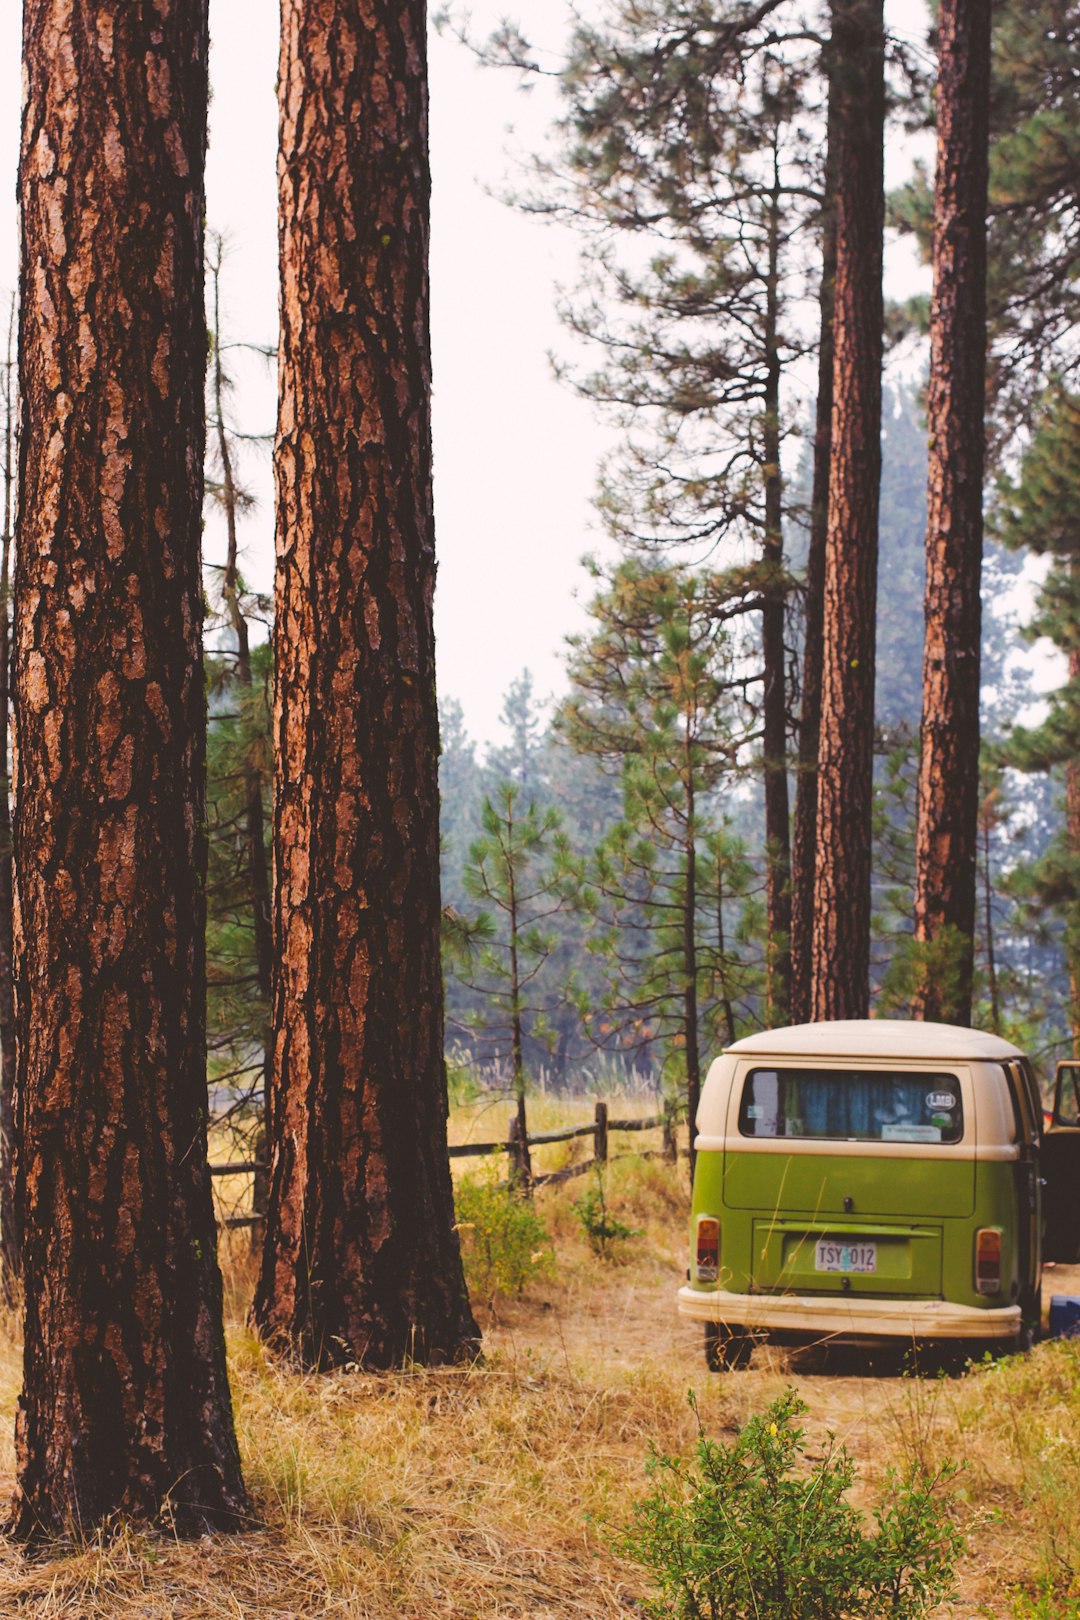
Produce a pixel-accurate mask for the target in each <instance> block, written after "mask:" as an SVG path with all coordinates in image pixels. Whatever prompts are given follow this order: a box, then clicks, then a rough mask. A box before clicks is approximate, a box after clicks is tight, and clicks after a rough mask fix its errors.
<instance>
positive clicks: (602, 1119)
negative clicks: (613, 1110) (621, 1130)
mask: <svg viewBox="0 0 1080 1620" xmlns="http://www.w3.org/2000/svg"><path fill="white" fill-rule="evenodd" d="M594 1140H595V1142H596V1148H595V1150H594V1151H595V1155H596V1162H597V1164H606V1163H607V1103H606V1102H598V1103H597V1105H596V1133H595V1138H594Z"/></svg>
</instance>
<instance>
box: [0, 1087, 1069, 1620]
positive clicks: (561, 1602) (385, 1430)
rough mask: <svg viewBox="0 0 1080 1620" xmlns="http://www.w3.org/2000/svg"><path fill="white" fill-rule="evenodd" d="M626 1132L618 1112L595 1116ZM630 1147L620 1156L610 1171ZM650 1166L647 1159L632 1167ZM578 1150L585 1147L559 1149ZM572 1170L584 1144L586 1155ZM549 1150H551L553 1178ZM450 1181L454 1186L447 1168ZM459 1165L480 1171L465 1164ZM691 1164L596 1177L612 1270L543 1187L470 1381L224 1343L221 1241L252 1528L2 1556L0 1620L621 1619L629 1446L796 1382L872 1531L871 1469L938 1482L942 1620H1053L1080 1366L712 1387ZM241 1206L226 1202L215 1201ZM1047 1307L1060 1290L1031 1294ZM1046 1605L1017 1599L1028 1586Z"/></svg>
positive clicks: (467, 1115)
mask: <svg viewBox="0 0 1080 1620" xmlns="http://www.w3.org/2000/svg"><path fill="white" fill-rule="evenodd" d="M615 1111H618V1112H623V1113H626V1114H632V1113H639V1114H641V1113H645V1112H647V1111H648V1109H647V1107H645V1106H642V1105H640V1104H638V1105H637V1106H634V1105H633V1104H629V1103H628V1104H625V1105H623V1104H620V1105H619V1107H618V1110H615V1109H613V1112H615ZM505 1113H506V1109H505V1106H502V1107H501V1108H499V1109H494V1110H492V1112H491V1120H492V1121H494V1122H496V1128H494V1129H489V1128H488V1125H487V1124H486V1123H485V1115H484V1111H483V1109H482V1107H481V1106H480V1105H474V1106H473V1107H472V1108H471V1109H464V1110H460V1109H459V1110H455V1115H454V1118H453V1121H452V1131H451V1136H452V1139H454V1140H464V1139H468V1138H470V1137H471V1138H472V1139H473V1140H478V1139H483V1138H484V1137H490V1138H492V1139H494V1138H497V1137H499V1136H500V1135H501V1134H504V1132H503V1126H504V1125H505ZM590 1113H591V1104H589V1103H587V1102H585V1101H581V1102H580V1103H578V1104H572V1105H565V1104H561V1103H556V1102H554V1101H549V1100H546V1099H539V1100H538V1104H537V1107H536V1109H535V1110H534V1115H533V1128H534V1129H543V1128H550V1127H551V1126H553V1125H554V1124H556V1123H558V1122H561V1121H565V1120H567V1119H574V1120H584V1119H586V1118H588V1117H589V1115H590ZM631 1144H633V1145H642V1144H641V1142H640V1140H638V1141H637V1142H634V1139H632V1138H627V1137H623V1138H621V1139H613V1143H612V1151H613V1152H620V1153H621V1152H624V1151H625V1150H626V1149H627V1147H628V1146H630V1145H631ZM644 1145H646V1146H654V1145H655V1144H652V1143H651V1142H647V1143H645V1144H644ZM573 1146H574V1147H575V1148H576V1147H577V1146H578V1145H577V1144H573ZM588 1149H589V1144H588V1142H587V1141H586V1142H584V1143H582V1144H581V1145H580V1152H581V1153H585V1152H587V1151H588ZM560 1155H561V1156H562V1158H563V1160H565V1158H566V1156H567V1150H566V1148H565V1147H562V1148H551V1149H545V1150H544V1156H543V1160H542V1164H541V1168H550V1167H551V1166H553V1165H554V1164H555V1163H556V1162H557V1161H558V1159H559V1157H560ZM464 1168H465V1169H466V1170H467V1169H468V1168H470V1167H469V1166H468V1165H466V1166H465V1167H464ZM472 1168H474V1169H475V1166H473V1167H472ZM685 1183H686V1169H685V1161H684V1162H683V1163H682V1164H680V1166H679V1167H678V1169H677V1170H676V1169H674V1168H673V1167H671V1166H669V1165H667V1164H665V1163H663V1162H661V1161H659V1160H647V1161H641V1160H636V1161H635V1160H634V1159H627V1160H625V1161H624V1162H623V1163H620V1164H613V1165H612V1166H611V1167H610V1169H609V1172H608V1181H607V1194H608V1199H609V1203H610V1205H611V1207H612V1208H613V1209H614V1211H615V1212H616V1213H617V1214H618V1215H619V1216H621V1217H622V1218H623V1219H624V1220H626V1221H627V1222H628V1223H629V1224H630V1225H632V1226H634V1227H636V1228H640V1229H641V1235H640V1236H639V1237H636V1238H634V1239H633V1240H631V1241H629V1242H627V1243H625V1244H623V1245H622V1247H621V1252H620V1253H619V1254H618V1256H617V1257H616V1258H614V1259H611V1260H607V1261H601V1260H599V1259H597V1258H596V1257H595V1256H594V1255H593V1254H592V1253H591V1251H590V1250H589V1247H588V1245H587V1243H586V1241H585V1239H584V1235H583V1233H582V1231H581V1227H580V1223H579V1222H578V1220H577V1218H576V1217H575V1215H574V1213H573V1211H572V1209H571V1203H572V1201H573V1199H574V1198H576V1197H579V1196H580V1192H581V1189H582V1187H583V1186H585V1185H586V1184H587V1178H583V1179H582V1180H579V1181H577V1182H571V1183H569V1184H568V1185H567V1186H564V1187H559V1188H552V1189H548V1190H542V1191H541V1192H540V1193H538V1195H537V1207H538V1210H539V1212H540V1214H541V1215H542V1217H543V1219H544V1221H545V1222H546V1224H547V1226H548V1229H549V1231H550V1234H551V1238H552V1242H553V1247H554V1251H555V1255H556V1271H555V1274H554V1276H552V1277H551V1278H549V1279H548V1280H546V1281H544V1282H543V1283H542V1284H539V1285H536V1286H534V1287H533V1288H532V1289H531V1290H530V1291H529V1292H528V1293H527V1294H526V1295H525V1296H524V1297H523V1298H521V1299H513V1300H498V1301H496V1303H495V1307H494V1310H493V1311H492V1310H489V1309H486V1308H485V1309H483V1310H482V1311H481V1317H482V1326H483V1329H484V1354H483V1358H482V1360H481V1361H480V1362H478V1363H477V1364H476V1365H475V1366H472V1367H467V1368H458V1369H446V1370H440V1371H435V1372H429V1371H423V1370H419V1369H416V1368H412V1367H403V1368H402V1369H401V1370H400V1371H397V1372H394V1373H391V1374H387V1375H380V1376H371V1375H368V1374H365V1373H363V1372H353V1373H341V1374H335V1375H320V1376H317V1377H314V1376H304V1375H302V1374H299V1373H297V1372H296V1371H294V1370H292V1369H290V1368H289V1367H288V1366H286V1365H283V1364H281V1363H280V1362H276V1361H275V1360H273V1359H272V1358H271V1357H269V1356H268V1355H267V1354H266V1352H265V1351H264V1350H263V1348H262V1347H261V1346H260V1345H259V1343H258V1342H257V1341H256V1340H255V1339H254V1338H253V1337H252V1335H251V1334H250V1332H249V1331H248V1330H247V1328H246V1326H245V1321H244V1317H245V1310H246V1304H247V1298H248V1293H249V1290H250V1287H251V1283H252V1265H251V1259H250V1250H249V1241H248V1237H247V1234H246V1233H244V1232H232V1233H229V1234H228V1235H227V1236H226V1238H225V1240H224V1244H223V1253H222V1260H223V1269H224V1272H225V1277H226V1308H227V1312H228V1317H229V1338H230V1356H231V1369H232V1379H233V1391H234V1399H235V1405H236V1415H237V1423H238V1427H239V1433H240V1441H241V1446H242V1449H243V1453H244V1463H245V1470H246V1475H247V1479H248V1482H249V1484H250V1486H251V1489H252V1492H253V1494H254V1496H255V1499H256V1501H257V1504H258V1508H259V1511H260V1514H261V1516H262V1527H261V1528H259V1529H257V1530H255V1531H253V1532H249V1533H247V1534H243V1535H237V1536H235V1537H218V1538H214V1539H207V1540H205V1541H201V1542H196V1543H193V1544H192V1543H189V1544H183V1543H177V1542H173V1541H171V1540H170V1539H169V1538H168V1537H167V1536H163V1535H160V1534H158V1535H147V1534H142V1533H134V1532H131V1531H125V1532H123V1533H121V1534H119V1535H116V1536H113V1537H112V1538H105V1537H95V1538H93V1539H91V1540H89V1541H87V1542H85V1543H84V1544H82V1545H80V1546H78V1547H77V1548H75V1549H74V1550H69V1551H67V1552H65V1553H64V1554H63V1555H59V1554H58V1555H56V1556H45V1557H41V1558H38V1559H36V1560H33V1561H30V1560H27V1559H26V1558H24V1557H23V1555H22V1554H21V1553H19V1552H18V1551H17V1550H16V1549H14V1548H10V1547H4V1548H2V1549H0V1615H2V1616H5V1617H6V1616H40V1617H45V1616H49V1617H52V1616H56V1617H60V1616H64V1617H65V1620H82V1617H86V1620H91V1617H92V1620H135V1617H136V1616H137V1617H140V1620H159V1617H162V1620H164V1617H166V1616H168V1617H170V1620H204V1617H205V1620H210V1617H213V1620H221V1617H230V1616H236V1617H244V1620H248V1617H250V1620H301V1617H303V1620H307V1617H315V1616H327V1617H330V1616H333V1617H342V1620H344V1617H350V1620H352V1617H355V1620H361V1617H363V1620H367V1617H372V1620H391V1617H394V1620H443V1617H451V1616H453V1617H455V1620H474V1617H475V1620H488V1617H491V1620H495V1617H504V1616H505V1617H507V1620H509V1617H511V1616H513V1617H526V1616H528V1617H532V1620H548V1617H550V1620H563V1617H565V1620H571V1617H580V1620H608V1617H612V1620H614V1617H615V1616H630V1615H637V1614H640V1613H641V1612H642V1608H641V1604H642V1602H643V1600H644V1599H645V1598H646V1597H647V1595H648V1582H647V1579H646V1576H645V1574H644V1572H643V1571H642V1570H641V1569H640V1568H638V1567H636V1566H635V1565H634V1564H633V1563H632V1562H629V1561H627V1560H626V1559H625V1558H620V1557H619V1556H617V1555H616V1554H615V1552H614V1551H613V1550H612V1547H611V1545H610V1539H609V1527H611V1526H617V1525H618V1524H619V1523H620V1522H621V1521H622V1520H623V1519H624V1517H625V1515H626V1510H627V1505H628V1503H629V1501H630V1499H631V1498H632V1497H633V1496H634V1494H635V1493H638V1492H640V1491H641V1490H642V1489H643V1487H644V1484H645V1460H646V1456H647V1452H648V1448H649V1445H650V1443H655V1444H657V1445H659V1446H660V1447H662V1448H665V1449H669V1450H679V1449H685V1448H687V1447H688V1446H689V1445H690V1444H691V1443H692V1439H693V1436H694V1433H695V1424H694V1419H693V1415H692V1413H691V1411H690V1410H689V1407H688V1405H687V1399H686V1397H687V1391H688V1390H690V1389H693V1390H695V1391H696V1392H697V1395H698V1401H699V1407H700V1412H701V1416H702V1420H703V1422H704V1424H705V1427H706V1428H707V1429H708V1430H709V1432H711V1433H712V1434H714V1435H717V1436H723V1435H724V1434H725V1433H731V1432H734V1430H735V1428H736V1427H737V1426H738V1425H739V1423H740V1422H741V1421H742V1420H743V1419H744V1418H745V1417H746V1416H747V1415H749V1414H750V1413H752V1412H754V1411H757V1410H761V1409H762V1408H764V1407H765V1406H766V1405H767V1404H768V1403H769V1401H770V1400H771V1399H773V1398H774V1397H775V1396H776V1395H778V1394H779V1393H780V1392H781V1391H782V1390H783V1389H784V1388H785V1387H786V1386H787V1385H789V1384H794V1385H795V1387H796V1388H797V1389H798V1391H799V1393H800V1394H801V1395H802V1397H803V1399H804V1400H805V1401H806V1402H807V1404H808V1406H809V1414H808V1417H807V1419H806V1423H807V1427H808V1430H809V1432H810V1435H811V1436H812V1438H813V1439H814V1441H815V1442H816V1441H817V1439H818V1438H821V1439H822V1440H823V1439H824V1437H825V1435H826V1433H827V1431H832V1432H834V1433H835V1434H836V1435H837V1436H838V1437H839V1438H840V1439H841V1440H842V1441H843V1443H844V1444H845V1445H846V1446H847V1447H848V1449H849V1450H850V1451H851V1453H852V1454H853V1456H854V1457H855V1458H856V1459H857V1462H858V1465H859V1469H860V1483H859V1486H858V1491H859V1500H860V1502H861V1503H864V1504H865V1505H867V1506H869V1505H872V1504H873V1502H874V1501H875V1499H876V1496H877V1493H878V1492H879V1491H880V1490H881V1488H882V1486H883V1483H884V1477H885V1470H886V1468H887V1467H888V1466H889V1465H890V1464H896V1463H899V1462H902V1461H903V1460H904V1458H905V1457H910V1456H912V1455H917V1456H920V1457H923V1458H925V1459H928V1460H934V1459H940V1458H943V1457H946V1456H951V1457H954V1458H956V1459H957V1460H958V1461H959V1462H960V1463H961V1464H962V1471H961V1473H960V1475H959V1477H958V1480H957V1482H956V1487H955V1492H954V1497H953V1501H952V1506H951V1509H950V1511H952V1512H953V1513H954V1514H955V1515H956V1517H957V1520H958V1522H959V1523H960V1524H961V1526H962V1527H963V1528H964V1530H965V1531H966V1533H967V1537H968V1551H967V1553H966V1555H965V1557H964V1559H963V1562H962V1565H961V1569H960V1575H959V1597H958V1600H957V1601H956V1603H955V1604H953V1605H952V1606H951V1607H949V1606H946V1607H945V1608H944V1609H942V1610H941V1613H942V1614H955V1615H957V1616H989V1617H995V1620H1012V1617H1013V1615H1014V1614H1023V1615H1024V1620H1028V1617H1029V1616H1034V1615H1038V1616H1039V1617H1040V1620H1043V1617H1044V1616H1045V1620H1050V1617H1051V1616H1054V1617H1057V1616H1058V1615H1061V1616H1063V1617H1064V1616H1072V1615H1074V1614H1076V1613H1078V1612H1080V1610H1077V1609H1074V1608H1070V1606H1069V1597H1068V1595H1067V1591H1068V1586H1069V1582H1070V1579H1071V1578H1072V1572H1073V1571H1075V1570H1076V1569H1077V1568H1078V1567H1080V1344H1077V1345H1066V1344H1060V1343H1057V1344H1046V1345H1043V1346H1041V1347H1040V1348H1039V1349H1038V1350H1036V1351H1035V1352H1034V1353H1033V1354H1032V1355H1030V1356H1028V1357H1025V1358H1018V1359H1016V1360H1013V1361H1005V1362H1000V1363H997V1364H995V1365H989V1366H987V1367H985V1368H980V1369H979V1370H977V1371H975V1372H972V1373H969V1374H967V1375H965V1376H963V1377H942V1378H933V1379H919V1378H915V1377H903V1376H895V1375H894V1374H892V1373H889V1372H882V1371H881V1370H880V1369H879V1370H878V1372H877V1373H873V1374H869V1373H866V1372H865V1371H861V1370H860V1368H859V1365H858V1363H857V1362H854V1361H853V1360H852V1359H851V1358H848V1359H847V1360H846V1361H844V1362H841V1363H838V1364H837V1365H836V1366H835V1367H834V1368H831V1369H830V1368H829V1367H828V1366H827V1365H823V1364H821V1363H820V1360H818V1361H815V1359H814V1358H813V1357H811V1358H809V1359H807V1358H806V1357H803V1358H802V1361H801V1362H798V1361H796V1362H792V1360H791V1358H790V1357H789V1356H787V1355H786V1354H784V1353H781V1352H779V1351H775V1350H771V1349H769V1348H764V1349H759V1350H758V1351H757V1352H756V1355H755V1360H754V1364H753V1366H752V1367H751V1368H750V1370H748V1371H746V1372H733V1373H726V1374H722V1375H710V1374H708V1373H707V1372H706V1369H705V1365H704V1360H703V1357H702V1354H701V1343H700V1337H699V1332H698V1330H696V1329H691V1328H689V1327H687V1326H684V1325H682V1324H680V1323H679V1321H678V1319H677V1317H676V1316H675V1312H674V1291H675V1288H676V1286H677V1284H678V1282H679V1280H680V1279H681V1276H682V1273H683V1267H684V1266H685V1258H684V1233H685V1217H686V1212H687V1207H688V1198H687V1190H686V1185H685ZM234 1196H235V1188H233V1189H231V1190H230V1193H229V1198H230V1200H231V1199H232V1198H233V1197H234ZM1050 1282H1051V1286H1052V1288H1053V1289H1054V1290H1055V1291H1057V1290H1062V1289H1064V1288H1065V1287H1066V1286H1068V1284H1069V1283H1070V1282H1071V1283H1072V1285H1073V1286H1074V1287H1076V1288H1077V1289H1080V1272H1078V1273H1076V1274H1074V1275H1072V1276H1069V1275H1067V1274H1063V1273H1062V1272H1060V1271H1059V1272H1057V1273H1051V1274H1050ZM18 1385H19V1349H18V1343H17V1326H16V1323H15V1321H14V1320H7V1321H5V1322H3V1323H2V1324H0V1493H6V1492H7V1491H8V1490H9V1489H10V1485H11V1475H12V1466H13V1458H12V1445H11V1431H12V1420H13V1414H14V1407H15V1400H16V1396H17V1392H18ZM1046 1579H1049V1580H1051V1581H1052V1582H1053V1583H1054V1585H1055V1589H1056V1592H1057V1596H1056V1597H1055V1598H1054V1599H1053V1600H1052V1603H1051V1604H1050V1606H1042V1607H1038V1608H1032V1609H1028V1610H1026V1611H1025V1610H1023V1608H1022V1604H1021V1607H1020V1608H1018V1607H1017V1604H1018V1601H1019V1600H1018V1599H1017V1598H1016V1596H1015V1595H1014V1594H1015V1593H1016V1591H1017V1590H1018V1589H1019V1590H1020V1591H1021V1592H1022V1591H1026V1592H1028V1593H1029V1594H1035V1593H1036V1592H1037V1591H1038V1590H1039V1587H1040V1583H1042V1582H1043V1581H1044V1580H1046Z"/></svg>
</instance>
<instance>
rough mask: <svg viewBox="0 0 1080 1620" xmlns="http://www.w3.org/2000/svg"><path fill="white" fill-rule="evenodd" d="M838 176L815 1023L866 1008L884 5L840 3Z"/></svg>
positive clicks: (833, 129)
mask: <svg viewBox="0 0 1080 1620" xmlns="http://www.w3.org/2000/svg"><path fill="white" fill-rule="evenodd" d="M832 21H833V27H832V39H831V46H830V50H831V74H832V77H831V103H830V135H831V136H832V138H833V139H832V150H833V152H834V155H835V165H836V277H835V312H834V317H833V343H834V364H833V415H832V434H831V463H830V473H829V516H828V533H827V539H826V552H825V595H824V616H823V640H824V648H825V657H824V664H823V668H822V689H821V726H820V734H819V748H818V802H817V834H816V869H815V884H814V944H813V983H812V997H811V1012H812V1016H813V1017H814V1018H815V1019H820V1018H863V1017H865V1016H866V1014H867V1011H868V1006H869V947H870V843H871V814H872V785H873V732H874V629H875V598H876V586H877V548H878V493H879V480H880V473H881V440H880V424H881V357H882V325H883V309H882V290H881V272H882V229H883V216H884V194H883V178H882V176H883V141H884V121H885V88H884V23H883V14H882V0H833V4H832Z"/></svg>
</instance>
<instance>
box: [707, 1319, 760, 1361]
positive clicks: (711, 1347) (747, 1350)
mask: <svg viewBox="0 0 1080 1620" xmlns="http://www.w3.org/2000/svg"><path fill="white" fill-rule="evenodd" d="M756 1342H757V1340H756V1339H755V1337H754V1335H753V1334H752V1333H743V1332H741V1331H740V1330H739V1329H738V1328H731V1327H728V1326H727V1324H726V1322H706V1324H705V1365H706V1366H707V1367H708V1369H709V1371H710V1372H729V1371H734V1370H735V1369H737V1368H740V1367H747V1366H749V1364H750V1357H751V1356H752V1355H753V1353H754V1345H755V1344H756Z"/></svg>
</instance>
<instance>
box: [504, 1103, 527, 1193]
mask: <svg viewBox="0 0 1080 1620" xmlns="http://www.w3.org/2000/svg"><path fill="white" fill-rule="evenodd" d="M506 1154H507V1158H508V1159H509V1160H510V1171H509V1175H508V1177H507V1180H508V1181H509V1183H510V1186H511V1187H513V1188H514V1189H515V1190H516V1191H520V1192H528V1191H529V1165H528V1160H527V1159H526V1157H525V1154H526V1144H524V1143H523V1142H522V1140H521V1130H520V1128H519V1122H518V1117H517V1115H516V1114H511V1115H510V1131H509V1135H508V1136H507V1138H506Z"/></svg>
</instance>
